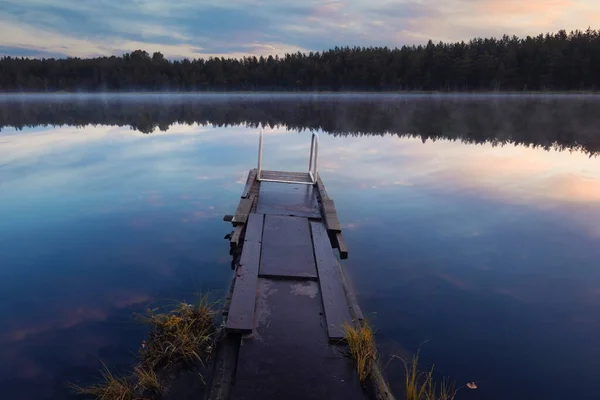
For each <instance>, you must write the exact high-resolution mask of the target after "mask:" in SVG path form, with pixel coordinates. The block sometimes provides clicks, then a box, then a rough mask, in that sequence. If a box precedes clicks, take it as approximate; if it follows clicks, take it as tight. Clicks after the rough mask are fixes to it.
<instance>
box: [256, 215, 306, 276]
mask: <svg viewBox="0 0 600 400" xmlns="http://www.w3.org/2000/svg"><path fill="white" fill-rule="evenodd" d="M259 273H260V276H261V277H266V276H268V277H277V278H285V277H287V278H297V279H303V278H304V279H316V278H317V269H316V267H315V260H314V256H313V245H312V240H311V236H310V228H309V225H308V219H306V218H300V217H287V216H283V215H266V216H265V223H264V229H263V243H262V254H261V265H260V272H259Z"/></svg>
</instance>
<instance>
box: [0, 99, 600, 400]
mask: <svg viewBox="0 0 600 400" xmlns="http://www.w3.org/2000/svg"><path fill="white" fill-rule="evenodd" d="M77 107H79V106H77ZM77 107H76V108H77ZM148 107H150V110H152V109H153V108H152V107H153V106H148ZM215 107H217V106H215ZM219 107H224V106H222V105H220V106H219ZM233 107H234V108H233V109H234V110H238V108H236V107H241V106H238V105H234V106H233ZM256 107H257V106H256ZM273 107H275V105H273ZM298 107H299V109H300V110H302V109H303V107H304V106H303V105H299V106H298ZM331 107H335V106H334V105H331ZM108 109H112V108H111V107H108V108H107V109H106V110H108ZM314 109H315V110H316V107H314ZM119 112H121V113H123V114H129V113H130V112H131V111H128V110H127V108H126V107H125V108H122V109H121V111H119ZM223 112H225V111H223ZM299 112H300V113H301V111H299ZM313 112H314V110H313ZM150 113H151V114H152V113H153V111H151V112H150ZM167 114H168V113H167ZM165 115H166V114H165ZM311 115H312V114H311ZM454 115H458V116H457V117H456V118H463V116H464V114H454ZM91 117H93V114H92V115H91ZM82 118H83V117H82ZM228 118H230V117H228ZM231 118H232V117H231ZM256 118H257V121H258V122H266V121H261V120H260V118H259V117H256ZM265 118H266V117H265ZM294 118H296V117H294ZM297 118H298V120H299V117H297ZM83 121H84V120H83V119H82V123H83ZM594 121H595V120H594V119H591V120H587V121H584V120H581V121H576V122H572V125H573V126H588V130H587V131H586V132H591V131H592V130H593V129H597V128H598V127H599V126H600V124H596V125H593V124H594V123H595V122H594ZM113 122H114V121H113ZM186 122H187V121H186ZM204 122H206V121H204ZM506 124H507V125H514V126H516V122H514V121H513V122H511V121H507V122H506ZM530 125H531V122H530V123H529V126H530ZM540 126H544V125H540ZM307 127H309V126H307ZM288 129H289V127H287V126H282V127H279V128H277V127H273V128H268V129H266V132H265V133H266V136H265V154H264V157H265V160H264V162H265V168H282V169H290V170H304V169H305V168H306V164H307V155H308V150H309V143H310V142H309V138H310V135H309V134H308V133H306V134H295V133H289V132H288ZM538 129H541V128H538ZM535 130H536V129H534V131H535ZM537 131H538V132H541V130H537ZM319 132H321V133H322V135H321V164H320V165H321V174H322V176H323V179H324V180H325V182H326V184H327V188H328V192H330V194H331V195H332V196H333V197H334V199H335V200H336V206H337V208H338V213H339V215H340V219H341V221H342V223H343V225H344V229H345V237H346V241H347V242H348V245H349V248H350V259H349V260H347V262H345V268H347V269H348V270H349V271H350V276H351V277H352V280H353V282H354V286H355V288H356V291H357V293H358V295H359V300H360V302H361V305H362V307H363V308H364V311H365V312H366V313H367V314H369V315H371V316H372V318H373V323H374V324H375V326H376V327H377V330H378V332H379V333H378V341H379V342H380V343H381V345H382V348H384V349H385V350H389V351H391V352H394V353H396V354H400V355H404V356H410V354H411V353H412V352H414V351H415V350H416V349H417V348H418V346H419V344H420V343H421V342H423V341H425V340H428V342H427V343H426V344H425V345H424V347H423V357H424V362H426V363H429V364H431V363H434V362H435V364H436V369H437V370H438V371H439V373H440V374H443V375H450V376H452V377H455V378H456V379H457V380H458V381H459V383H462V382H466V381H471V380H475V381H476V382H477V383H478V386H479V389H478V390H477V391H474V392H469V393H465V394H463V396H464V397H467V396H468V397H470V398H473V399H506V398H511V399H531V398H545V399H553V398H556V399H559V398H560V399H562V398H586V397H589V396H590V395H595V394H598V393H600V386H599V385H600V383H598V382H600V381H598V380H597V379H596V378H597V377H596V375H597V371H600V363H599V361H598V360H599V359H600V358H599V357H598V356H599V355H600V354H598V351H599V349H600V339H598V338H600V324H599V323H598V320H597V318H596V316H597V315H599V313H600V292H599V291H598V289H597V288H598V287H600V271H598V269H597V260H598V259H599V257H600V248H599V247H598V246H597V241H598V238H600V230H599V229H598V226H600V196H599V193H600V169H598V168H597V165H596V164H597V160H596V158H594V157H592V158H590V157H589V155H588V154H586V153H585V151H582V152H580V151H572V152H567V151H562V152H561V151H554V150H552V151H545V150H543V149H541V148H528V147H524V146H504V147H497V146H493V145H492V143H488V144H480V145H465V144H463V143H461V142H458V141H454V140H444V139H441V140H436V141H435V142H430V141H428V142H427V143H425V144H424V143H423V142H422V140H421V138H420V137H410V136H408V137H398V136H395V135H377V136H368V135H367V136H352V135H350V136H343V135H328V134H325V133H324V132H323V131H319ZM553 132H556V131H553ZM498 135H500V133H498ZM498 135H496V137H497V136H498ZM526 135H527V134H526V133H523V132H517V131H515V133H514V134H513V136H514V137H517V136H520V137H526ZM551 136H552V135H550V137H551ZM493 138H494V135H492V141H493V140H494V139H493ZM450 139H452V138H450ZM482 141H483V136H482ZM0 143H1V145H0V210H1V211H0V212H1V214H2V216H1V220H2V223H1V224H0V265H1V267H0V317H1V318H2V320H3V324H2V325H1V326H0V353H1V354H3V356H4V357H2V358H1V359H0V381H1V386H2V388H3V395H6V396H7V398H36V399H45V398H48V399H50V398H52V399H59V398H65V396H66V393H67V392H66V390H65V387H64V382H65V381H66V380H76V381H78V382H82V383H83V382H89V380H90V379H92V378H93V376H94V375H95V370H96V369H97V368H98V367H99V366H100V363H99V359H102V360H104V361H106V362H107V363H109V365H111V366H113V367H115V368H117V369H121V370H123V369H125V368H126V365H127V364H128V363H129V362H130V361H131V359H132V357H133V355H132V353H134V352H135V351H136V349H137V347H138V346H139V341H140V340H141V338H142V337H143V334H144V332H143V328H142V327H140V326H139V325H138V324H136V323H135V322H134V321H133V320H132V313H134V312H136V311H141V310H143V308H144V307H145V306H146V305H148V304H156V303H157V302H165V301H169V300H171V299H176V298H177V299H181V298H190V296H191V294H192V293H193V292H194V291H195V289H197V288H202V289H208V290H216V291H217V292H221V293H222V291H223V290H225V289H226V287H227V284H228V279H229V276H230V273H231V272H230V269H229V261H230V260H229V257H228V245H227V242H226V241H224V240H223V236H224V234H225V233H227V231H228V228H229V227H228V226H227V225H226V224H224V223H223V222H222V221H221V217H222V216H223V215H224V214H230V213H232V211H233V210H234V209H235V207H236V205H237V201H238V199H239V194H240V191H241V190H242V187H243V184H244V181H245V175H244V174H245V172H246V171H247V170H248V169H249V168H252V167H253V166H254V164H255V161H256V146H257V134H256V130H255V129H251V128H246V127H241V126H228V127H223V128H219V129H215V128H212V127H209V126H206V125H204V124H192V125H188V124H187V123H186V124H178V123H176V124H172V125H170V127H169V129H168V130H167V131H165V132H162V131H154V133H153V134H152V135H146V134H143V133H141V132H139V131H135V130H131V129H130V128H129V126H125V127H118V126H104V125H102V126H100V125H99V126H86V127H85V128H84V129H78V128H76V127H72V126H63V127H57V128H40V127H35V128H24V129H23V130H22V131H14V130H4V131H2V132H1V133H0ZM573 143H580V142H573ZM588 143H592V142H591V141H588ZM530 144H533V143H530ZM537 144H542V143H537ZM544 146H545V145H544ZM573 146H575V147H576V146H577V145H576V144H573ZM587 150H590V149H587ZM401 369H402V368H401V366H400V365H396V366H395V367H390V368H388V373H389V374H390V379H391V380H392V381H393V382H398V381H397V380H395V379H399V377H398V372H399V371H401Z"/></svg>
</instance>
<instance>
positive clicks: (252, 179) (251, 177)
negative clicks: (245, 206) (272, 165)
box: [242, 169, 258, 199]
mask: <svg viewBox="0 0 600 400" xmlns="http://www.w3.org/2000/svg"><path fill="white" fill-rule="evenodd" d="M253 185H258V181H257V180H256V169H251V170H250V172H248V178H247V179H246V186H244V191H243V192H242V198H243V199H245V198H246V197H248V196H249V195H250V194H251V189H252V186H253Z"/></svg>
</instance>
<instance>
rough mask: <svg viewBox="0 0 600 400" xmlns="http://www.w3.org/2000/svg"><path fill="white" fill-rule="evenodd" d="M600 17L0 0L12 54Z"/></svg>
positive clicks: (357, 40)
mask: <svg viewBox="0 0 600 400" xmlns="http://www.w3.org/2000/svg"><path fill="white" fill-rule="evenodd" d="M599 22H600V5H599V4H597V3H596V2H595V1H592V0H532V1H528V2H521V1H519V0H506V1H502V0H443V1H439V2H436V3H426V2H422V1H415V0H391V1H385V2H372V1H367V0H357V1H352V2H351V1H348V0H333V1H332V0H329V1H318V0H308V1H306V2H302V3H297V2H292V1H290V0H281V1H274V0H268V1H266V0H264V1H259V0H238V1H235V2H217V1H216V0H206V1H202V2H197V1H187V0H184V1H178V2H172V1H167V0H136V1H128V2H127V1H118V0H104V1H102V2H101V3H94V2H87V1H75V0H64V1H63V0H60V1H59V0H4V1H3V11H2V12H1V13H0V23H1V24H2V27H3V35H2V36H1V37H0V48H1V49H2V51H3V52H4V53H5V54H9V55H23V54H25V55H36V56H48V55H55V54H56V55H62V56H66V55H68V56H78V57H88V56H97V55H110V54H121V53H123V52H130V51H132V50H135V49H138V48H143V49H145V50H147V51H149V52H153V51H161V52H162V53H163V54H165V55H166V56H168V57H172V58H181V57H190V58H191V57H208V56H232V57H241V56H243V55H260V54H264V55H275V54H280V55H283V54H285V53H289V52H296V51H308V50H311V51H312V50H324V49H328V48H331V47H333V46H335V45H350V46H352V45H360V46H364V45H387V46H400V45H403V44H419V43H425V42H426V41H427V40H428V39H432V40H434V41H438V40H468V39H470V38H471V37H473V36H478V37H483V36H490V35H501V34H503V33H508V34H518V35H534V34H538V33H540V32H546V31H556V30H558V29H562V28H565V29H567V30H569V29H576V28H580V29H585V28H587V26H590V25H591V26H594V25H597V24H598V23H599Z"/></svg>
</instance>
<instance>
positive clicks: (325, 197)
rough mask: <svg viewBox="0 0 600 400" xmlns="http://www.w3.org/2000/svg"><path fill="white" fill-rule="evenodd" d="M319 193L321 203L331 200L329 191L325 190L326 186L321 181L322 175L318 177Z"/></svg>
mask: <svg viewBox="0 0 600 400" xmlns="http://www.w3.org/2000/svg"><path fill="white" fill-rule="evenodd" d="M317 191H318V194H319V199H320V200H321V201H323V200H329V196H328V195H327V190H326V189H325V185H324V184H323V181H322V180H321V176H320V175H319V176H318V177H317Z"/></svg>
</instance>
